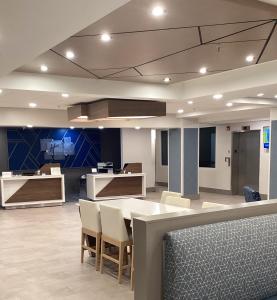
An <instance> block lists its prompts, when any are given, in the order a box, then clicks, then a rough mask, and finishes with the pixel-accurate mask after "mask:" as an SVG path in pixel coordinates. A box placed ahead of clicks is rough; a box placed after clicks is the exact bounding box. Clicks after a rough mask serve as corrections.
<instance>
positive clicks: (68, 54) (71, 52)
mask: <svg viewBox="0 0 277 300" xmlns="http://www.w3.org/2000/svg"><path fill="white" fill-rule="evenodd" d="M65 56H66V58H68V59H72V58H74V57H75V54H74V52H73V51H71V50H67V51H66V52H65Z"/></svg>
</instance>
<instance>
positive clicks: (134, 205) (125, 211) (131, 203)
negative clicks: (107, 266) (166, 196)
mask: <svg viewBox="0 0 277 300" xmlns="http://www.w3.org/2000/svg"><path fill="white" fill-rule="evenodd" d="M99 205H106V206H111V207H115V208H120V210H121V211H122V215H123V218H124V219H128V220H130V219H131V212H134V213H138V214H141V215H143V216H153V215H162V214H166V213H173V212H192V211H194V210H193V209H190V208H183V207H179V206H173V205H167V204H163V203H158V202H152V201H146V200H140V199H136V198H127V199H119V200H109V201H101V202H100V203H99Z"/></svg>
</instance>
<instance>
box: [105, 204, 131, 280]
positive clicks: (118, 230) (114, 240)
mask: <svg viewBox="0 0 277 300" xmlns="http://www.w3.org/2000/svg"><path fill="white" fill-rule="evenodd" d="M100 215H101V223H102V241H101V259H100V272H101V273H103V260H104V259H107V260H109V261H112V262H114V263H115V264H117V265H118V283H121V279H122V271H123V270H124V269H128V268H129V267H130V266H129V263H128V259H127V264H126V265H124V252H125V251H126V253H127V246H130V247H131V246H132V244H133V242H132V239H130V238H129V235H128V233H127V229H126V225H125V222H124V219H123V216H122V212H121V210H120V209H119V208H113V207H109V206H105V205H100ZM106 243H108V244H110V245H113V246H115V247H117V248H118V249H119V254H118V258H116V257H114V256H113V255H111V254H108V253H107V252H106Z"/></svg>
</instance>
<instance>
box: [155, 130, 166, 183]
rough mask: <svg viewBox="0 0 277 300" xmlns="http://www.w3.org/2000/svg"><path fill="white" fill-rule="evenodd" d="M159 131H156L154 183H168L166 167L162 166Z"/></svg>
mask: <svg viewBox="0 0 277 300" xmlns="http://www.w3.org/2000/svg"><path fill="white" fill-rule="evenodd" d="M165 130H166V129H165ZM161 131H162V130H160V129H159V130H157V131H156V182H164V183H168V166H163V165H162V153H161V152H162V151H161V150H162V149H161Z"/></svg>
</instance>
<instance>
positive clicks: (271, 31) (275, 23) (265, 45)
mask: <svg viewBox="0 0 277 300" xmlns="http://www.w3.org/2000/svg"><path fill="white" fill-rule="evenodd" d="M276 25H277V20H276V21H275V22H274V24H273V27H272V29H271V30H270V33H269V35H268V38H267V39H266V41H265V44H264V46H263V49H262V51H261V53H260V55H259V57H258V59H257V61H256V64H258V63H259V61H260V60H261V58H262V56H263V54H264V52H265V49H266V47H267V45H268V43H269V42H270V39H271V37H272V35H273V33H274V31H275V28H276Z"/></svg>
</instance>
